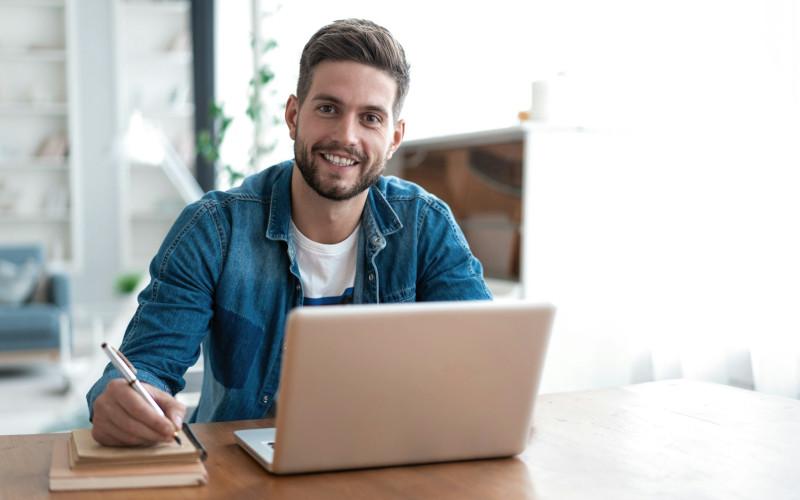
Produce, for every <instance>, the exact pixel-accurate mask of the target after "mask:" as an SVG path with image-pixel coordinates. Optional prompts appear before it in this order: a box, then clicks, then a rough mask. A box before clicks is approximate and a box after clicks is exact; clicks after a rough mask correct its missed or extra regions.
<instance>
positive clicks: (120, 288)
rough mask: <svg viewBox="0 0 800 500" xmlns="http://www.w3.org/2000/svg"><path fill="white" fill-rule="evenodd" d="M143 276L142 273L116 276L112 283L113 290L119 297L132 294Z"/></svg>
mask: <svg viewBox="0 0 800 500" xmlns="http://www.w3.org/2000/svg"><path fill="white" fill-rule="evenodd" d="M142 276H143V274H142V273H124V274H120V275H119V276H117V279H116V280H115V281H114V290H115V291H116V292H117V293H118V294H120V295H127V294H129V293H133V292H134V291H135V290H136V287H137V286H138V285H139V281H141V279H142Z"/></svg>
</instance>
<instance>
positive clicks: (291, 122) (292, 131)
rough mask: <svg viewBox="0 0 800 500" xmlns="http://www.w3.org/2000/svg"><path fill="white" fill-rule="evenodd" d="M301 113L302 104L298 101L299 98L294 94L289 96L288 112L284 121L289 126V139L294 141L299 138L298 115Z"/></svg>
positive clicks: (285, 113) (287, 102)
mask: <svg viewBox="0 0 800 500" xmlns="http://www.w3.org/2000/svg"><path fill="white" fill-rule="evenodd" d="M298 113H300V104H299V103H298V101H297V97H296V96H295V95H294V94H293V95H290V96H289V100H288V101H286V111H285V112H284V115H283V117H284V119H285V120H286V125H288V126H289V137H291V138H292V140H295V139H296V138H297V115H298Z"/></svg>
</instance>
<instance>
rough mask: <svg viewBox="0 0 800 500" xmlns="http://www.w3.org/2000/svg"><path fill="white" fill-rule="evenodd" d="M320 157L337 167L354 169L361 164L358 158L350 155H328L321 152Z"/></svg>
mask: <svg viewBox="0 0 800 500" xmlns="http://www.w3.org/2000/svg"><path fill="white" fill-rule="evenodd" d="M319 155H320V157H321V158H322V159H323V160H325V161H327V162H328V163H330V164H331V165H333V166H336V167H354V166H356V165H358V164H359V161H358V160H357V159H356V158H353V157H352V156H350V155H343V154H333V153H326V152H320V153H319Z"/></svg>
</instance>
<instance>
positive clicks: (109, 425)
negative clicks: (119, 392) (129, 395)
mask: <svg viewBox="0 0 800 500" xmlns="http://www.w3.org/2000/svg"><path fill="white" fill-rule="evenodd" d="M137 397H138V396H137ZM139 399H141V398H139ZM102 403H104V404H103V405H102V406H100V405H96V406H98V411H96V414H95V422H94V423H95V426H96V427H99V428H100V430H101V431H104V432H105V434H106V435H108V434H111V433H114V434H113V436H114V439H116V440H117V441H119V442H121V443H124V444H144V443H156V442H159V441H164V440H166V439H169V437H170V434H171V432H169V433H164V432H161V431H160V430H158V429H153V428H152V427H150V426H148V425H146V424H145V423H143V422H141V421H140V420H139V419H138V418H137V415H135V414H134V415H132V414H131V413H129V412H128V411H127V410H125V408H124V407H123V406H122V405H121V404H120V401H119V400H114V399H109V400H107V401H103V402H102ZM148 409H149V410H150V411H153V410H152V409H151V408H148Z"/></svg>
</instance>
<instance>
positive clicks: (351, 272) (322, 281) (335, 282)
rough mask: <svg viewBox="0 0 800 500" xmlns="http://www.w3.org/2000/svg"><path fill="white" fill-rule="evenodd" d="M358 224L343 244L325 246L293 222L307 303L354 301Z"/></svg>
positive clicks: (304, 302)
mask: <svg viewBox="0 0 800 500" xmlns="http://www.w3.org/2000/svg"><path fill="white" fill-rule="evenodd" d="M359 227H361V226H360V225H358V226H356V228H355V230H353V232H352V233H351V234H350V236H348V237H347V239H345V240H344V241H342V242H341V243H335V244H333V245H325V244H323V243H317V242H316V241H312V240H310V239H308V238H307V237H306V236H305V235H304V234H303V233H301V232H300V231H299V230H298V229H297V226H295V225H294V222H292V236H294V241H295V242H296V245H295V248H296V250H297V254H296V256H297V266H298V267H299V268H300V281H301V283H302V284H303V305H304V306H327V305H334V304H350V303H352V302H353V285H354V284H355V280H356V252H357V251H358V249H357V247H358V229H359Z"/></svg>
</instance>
